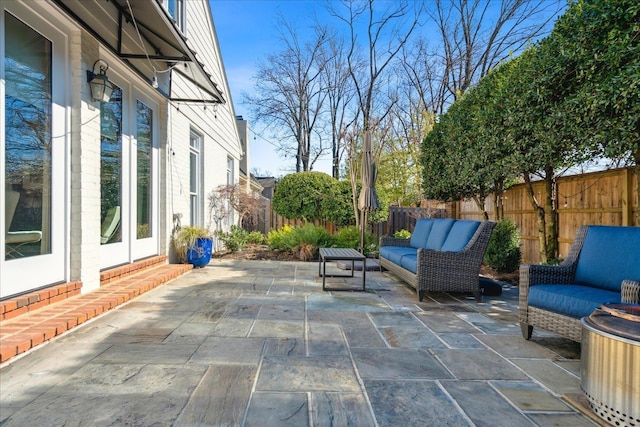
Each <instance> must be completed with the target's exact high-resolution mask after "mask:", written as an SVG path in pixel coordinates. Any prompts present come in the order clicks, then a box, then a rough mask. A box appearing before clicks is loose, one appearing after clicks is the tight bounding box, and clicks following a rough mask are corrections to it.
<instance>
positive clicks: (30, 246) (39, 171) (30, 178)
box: [4, 13, 53, 259]
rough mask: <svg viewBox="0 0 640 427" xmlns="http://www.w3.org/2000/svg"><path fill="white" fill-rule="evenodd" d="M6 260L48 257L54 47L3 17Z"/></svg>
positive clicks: (49, 246) (20, 24)
mask: <svg viewBox="0 0 640 427" xmlns="http://www.w3.org/2000/svg"><path fill="white" fill-rule="evenodd" d="M4 17H5V34H4V37H5V40H6V43H5V57H4V85H5V97H4V115H5V116H4V120H5V131H4V138H5V144H4V145H5V162H6V163H5V186H6V189H7V200H6V202H5V203H6V204H7V206H6V209H5V215H6V216H5V224H6V230H5V231H6V232H7V233H6V239H7V240H6V258H7V259H12V258H21V257H27V256H34V255H41V254H48V253H51V231H52V230H51V227H52V226H53V224H52V223H51V200H52V156H51V153H52V143H51V142H52V131H51V129H52V64H53V59H52V47H53V45H52V43H51V41H50V40H48V39H46V38H45V37H44V36H42V35H41V34H40V33H38V32H36V31H35V30H34V29H33V28H31V27H29V26H27V25H26V24H24V23H23V22H22V21H20V20H19V19H17V18H15V17H14V16H13V15H11V14H9V13H5V15H4Z"/></svg>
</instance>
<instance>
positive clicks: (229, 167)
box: [227, 157, 233, 185]
mask: <svg viewBox="0 0 640 427" xmlns="http://www.w3.org/2000/svg"><path fill="white" fill-rule="evenodd" d="M227 185H233V159H232V158H231V157H227Z"/></svg>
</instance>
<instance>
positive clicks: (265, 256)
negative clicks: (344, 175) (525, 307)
mask: <svg viewBox="0 0 640 427" xmlns="http://www.w3.org/2000/svg"><path fill="white" fill-rule="evenodd" d="M213 258H219V259H238V260H243V259H244V260H261V261H268V260H272V261H300V259H299V258H298V257H297V256H296V255H295V254H293V253H291V252H286V251H277V250H271V249H269V247H268V246H265V245H248V246H247V247H245V248H244V249H242V250H241V251H237V252H218V253H215V254H213ZM480 274H481V275H483V276H485V277H489V278H491V279H494V280H497V281H500V282H506V283H509V284H511V285H514V286H518V279H519V273H518V271H515V272H513V273H499V272H497V271H496V270H494V269H492V268H491V267H489V266H486V265H482V267H480Z"/></svg>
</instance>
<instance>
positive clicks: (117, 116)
mask: <svg viewBox="0 0 640 427" xmlns="http://www.w3.org/2000/svg"><path fill="white" fill-rule="evenodd" d="M122 173H123V167H122V89H120V88H119V87H116V88H115V89H114V90H113V94H112V95H111V99H110V100H109V102H101V103H100V223H101V224H102V225H101V228H100V243H101V244H103V245H104V244H107V243H115V242H121V241H122V231H121V229H120V219H121V215H122Z"/></svg>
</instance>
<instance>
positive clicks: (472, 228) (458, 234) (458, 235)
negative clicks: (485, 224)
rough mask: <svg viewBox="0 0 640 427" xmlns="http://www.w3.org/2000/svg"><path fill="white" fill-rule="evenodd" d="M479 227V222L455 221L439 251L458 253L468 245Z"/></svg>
mask: <svg viewBox="0 0 640 427" xmlns="http://www.w3.org/2000/svg"><path fill="white" fill-rule="evenodd" d="M479 226H480V222H479V221H465V220H461V221H456V222H455V223H454V224H453V226H452V227H451V230H449V235H448V236H447V239H446V240H445V241H444V244H443V245H442V248H440V250H442V251H449V252H460V251H461V250H463V249H464V247H465V246H467V243H469V240H471V237H473V235H474V234H475V232H476V230H477V229H478V227H479Z"/></svg>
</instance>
